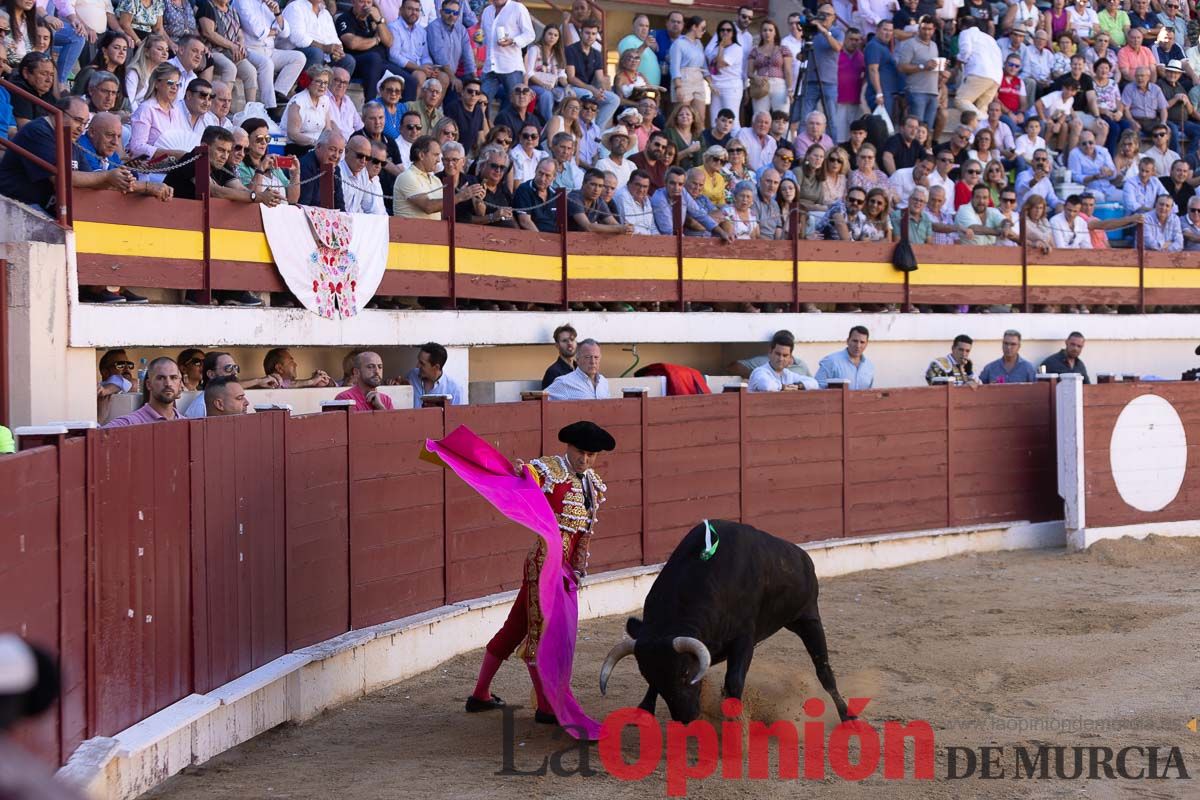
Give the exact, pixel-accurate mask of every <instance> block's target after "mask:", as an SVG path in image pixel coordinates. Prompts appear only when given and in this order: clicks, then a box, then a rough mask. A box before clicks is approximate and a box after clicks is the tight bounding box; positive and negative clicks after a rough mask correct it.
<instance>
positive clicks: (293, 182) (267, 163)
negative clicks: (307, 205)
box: [237, 117, 300, 204]
mask: <svg viewBox="0 0 1200 800" xmlns="http://www.w3.org/2000/svg"><path fill="white" fill-rule="evenodd" d="M242 130H244V131H245V132H246V135H247V136H249V137H250V145H249V147H247V148H246V154H245V155H244V156H243V157H242V163H240V164H238V166H237V177H238V180H240V181H241V182H242V185H243V186H245V187H246V188H248V189H254V191H256V192H264V191H267V190H272V191H274V192H275V193H276V194H278V195H279V196H281V197H284V198H286V200H287V202H289V203H292V204H295V203H296V202H298V201H299V200H300V163H299V162H298V161H297V160H296V157H295V156H275V155H271V154H270V153H268V152H267V147H268V146H269V145H270V144H271V129H270V127H269V126H268V125H267V121H266V120H265V119H261V118H259V117H251V118H250V119H248V120H246V121H245V122H243V123H242ZM285 169H286V170H287V171H286V172H285V171H284V170H285ZM251 184H253V186H252V185H251Z"/></svg>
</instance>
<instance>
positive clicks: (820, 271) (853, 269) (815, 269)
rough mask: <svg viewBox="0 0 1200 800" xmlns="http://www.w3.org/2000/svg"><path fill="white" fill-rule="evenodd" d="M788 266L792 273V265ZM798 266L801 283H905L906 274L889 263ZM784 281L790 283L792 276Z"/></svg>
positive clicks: (804, 264)
mask: <svg viewBox="0 0 1200 800" xmlns="http://www.w3.org/2000/svg"><path fill="white" fill-rule="evenodd" d="M784 263H786V262H784ZM787 266H788V271H789V272H790V271H791V265H790V264H788V265H787ZM798 266H799V269H798V275H799V277H800V283H895V284H901V285H903V283H904V273H903V272H897V271H896V268H895V267H893V266H892V265H891V264H887V263H878V264H876V263H874V262H871V261H801V262H800V263H799V265H798ZM922 269H923V267H922ZM784 280H785V281H788V282H790V281H791V276H790V275H789V276H788V277H787V278H785V279H784Z"/></svg>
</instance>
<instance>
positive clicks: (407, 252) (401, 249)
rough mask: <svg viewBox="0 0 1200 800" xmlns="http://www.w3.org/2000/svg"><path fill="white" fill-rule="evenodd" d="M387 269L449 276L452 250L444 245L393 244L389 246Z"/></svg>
mask: <svg viewBox="0 0 1200 800" xmlns="http://www.w3.org/2000/svg"><path fill="white" fill-rule="evenodd" d="M459 252H462V251H461V250H460V251H459ZM387 268H388V269H402V270H407V271H409V272H441V273H446V274H448V273H449V272H450V248H449V247H448V246H447V245H444V244H411V243H408V242H392V243H391V244H389V245H388V260H387Z"/></svg>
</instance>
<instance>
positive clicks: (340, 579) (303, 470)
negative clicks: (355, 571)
mask: <svg viewBox="0 0 1200 800" xmlns="http://www.w3.org/2000/svg"><path fill="white" fill-rule="evenodd" d="M347 427H348V421H347V414H346V412H342V411H339V412H336V413H329V414H314V415H311V416H307V417H292V418H291V419H289V420H288V421H287V424H286V425H285V426H284V431H285V432H284V438H285V445H284V446H285V448H286V449H285V452H286V453H287V458H286V463H287V479H286V486H287V488H286V494H285V496H286V498H287V649H288V650H295V649H297V648H300V647H305V646H307V645H310V644H315V643H316V642H319V641H322V640H324V639H328V638H330V637H332V636H337V635H338V634H341V633H345V632H346V631H348V630H349V629H350V516H349V507H348V506H349V494H350V493H349V487H348V481H347V477H348V475H349V456H348V452H347V451H348V448H347V444H348V441H349V437H348V431H347Z"/></svg>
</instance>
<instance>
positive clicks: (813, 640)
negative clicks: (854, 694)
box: [787, 609, 853, 722]
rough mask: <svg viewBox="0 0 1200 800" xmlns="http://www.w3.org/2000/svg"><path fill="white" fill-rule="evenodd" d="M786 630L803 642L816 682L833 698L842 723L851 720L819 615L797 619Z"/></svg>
mask: <svg viewBox="0 0 1200 800" xmlns="http://www.w3.org/2000/svg"><path fill="white" fill-rule="evenodd" d="M814 610H815V609H814ZM787 629H788V630H789V631H791V632H792V633H794V634H796V635H797V636H799V637H800V640H801V641H802V642H804V648H805V649H806V650H808V655H809V657H810V658H811V659H812V662H813V666H814V667H815V668H816V670H817V680H819V681H820V682H821V686H822V687H823V688H824V689H825V691H826V692H828V693H829V696H830V697H832V698H833V703H834V705H836V706H837V710H838V716H839V717H840V718H841V720H842V721H843V722H845V721H846V720H848V719H853V717H851V716H850V712H849V711H848V710H847V708H846V701H845V700H844V699H843V698H842V695H841V693H840V692H838V687H837V680H836V679H835V678H834V677H833V667H831V666H830V665H829V647H828V646H827V645H826V644H825V628H824V626H823V625H822V624H821V617H820V615H819V614H815V613H814V614H813V615H812V616H805V617H802V618H800V619H797V620H795V621H794V622H791V623H789V624H788V625H787Z"/></svg>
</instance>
